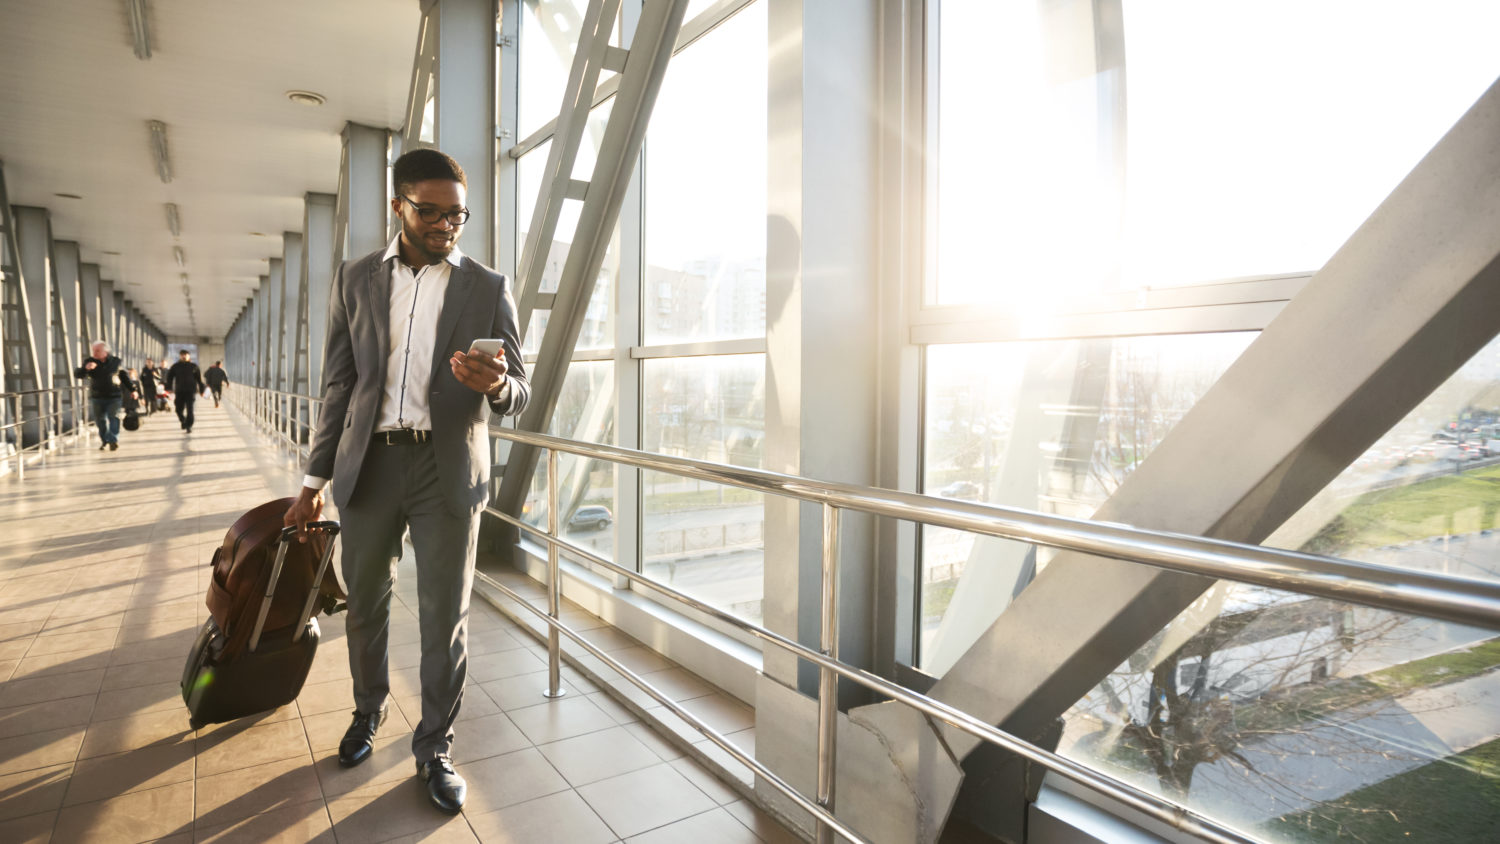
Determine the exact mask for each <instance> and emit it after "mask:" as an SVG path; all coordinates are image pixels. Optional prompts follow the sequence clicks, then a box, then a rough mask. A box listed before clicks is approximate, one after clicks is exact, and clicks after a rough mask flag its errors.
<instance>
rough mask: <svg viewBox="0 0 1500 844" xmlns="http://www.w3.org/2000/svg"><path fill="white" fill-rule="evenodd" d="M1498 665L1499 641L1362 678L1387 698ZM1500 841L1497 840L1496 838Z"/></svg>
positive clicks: (1489, 641) (1478, 672)
mask: <svg viewBox="0 0 1500 844" xmlns="http://www.w3.org/2000/svg"><path fill="white" fill-rule="evenodd" d="M1497 665H1500V639H1490V640H1488V641H1485V642H1480V643H1479V644H1477V645H1475V646H1474V647H1472V648H1469V649H1467V650H1462V651H1453V652H1451V653H1445V654H1437V655H1436V656H1429V657H1426V658H1424V659H1414V660H1412V661H1411V662H1406V663H1402V664H1401V665H1392V666H1391V667H1389V668H1382V669H1380V670H1379V671H1372V672H1370V673H1369V674H1366V675H1365V679H1366V680H1369V681H1370V682H1372V683H1374V684H1375V685H1377V686H1379V687H1380V688H1381V689H1383V690H1385V691H1386V692H1387V693H1389V694H1399V693H1401V692H1405V691H1409V690H1411V689H1418V688H1425V687H1427V686H1437V685H1441V684H1443V683H1453V682H1457V681H1459V680H1463V679H1465V678H1468V677H1473V676H1475V675H1476V674H1483V673H1484V672H1486V671H1489V670H1490V669H1491V668H1494V667H1495V666H1497ZM1496 837H1497V838H1500V836H1496Z"/></svg>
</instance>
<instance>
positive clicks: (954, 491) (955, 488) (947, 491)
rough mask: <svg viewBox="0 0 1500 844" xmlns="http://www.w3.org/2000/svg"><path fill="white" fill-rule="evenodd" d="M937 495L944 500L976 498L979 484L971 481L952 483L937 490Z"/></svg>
mask: <svg viewBox="0 0 1500 844" xmlns="http://www.w3.org/2000/svg"><path fill="white" fill-rule="evenodd" d="M938 495H941V496H942V497H944V498H978V497H979V484H976V483H974V482H973V481H954V482H953V483H951V484H948V485H947V486H945V487H943V488H942V489H940V490H938Z"/></svg>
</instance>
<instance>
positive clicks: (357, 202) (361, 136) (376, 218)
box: [335, 123, 473, 261]
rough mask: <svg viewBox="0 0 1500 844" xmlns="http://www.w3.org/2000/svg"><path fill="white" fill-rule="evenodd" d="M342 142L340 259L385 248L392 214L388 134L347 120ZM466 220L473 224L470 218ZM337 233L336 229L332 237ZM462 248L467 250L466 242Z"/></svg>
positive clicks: (389, 140) (356, 256)
mask: <svg viewBox="0 0 1500 844" xmlns="http://www.w3.org/2000/svg"><path fill="white" fill-rule="evenodd" d="M343 141H344V156H343V164H344V172H343V174H342V175H343V178H342V179H340V184H341V185H342V188H343V191H344V196H342V197H340V199H341V200H342V201H343V207H344V213H345V214H347V215H348V220H347V222H346V224H345V225H346V230H345V232H344V233H343V241H342V246H343V248H342V250H337V254H336V255H335V257H336V258H337V260H340V261H344V260H348V259H350V258H358V257H361V256H363V255H368V254H369V253H371V252H374V251H375V250H377V249H383V248H385V245H386V243H387V242H388V238H387V237H386V221H387V220H389V219H390V216H391V203H390V198H391V185H390V177H389V176H387V175H386V169H387V165H388V162H389V158H390V145H391V133H390V132H388V131H387V130H385V129H375V128H372V127H369V126H361V125H360V124H358V123H346V124H344V132H343ZM470 181H472V179H471V180H470ZM472 203H473V200H472V199H471V200H470V204H472ZM469 222H470V224H472V223H473V220H472V219H471V220H470V221H469ZM337 236H338V233H337V232H335V238H337ZM464 249H465V251H467V250H468V242H467V241H465V242H464Z"/></svg>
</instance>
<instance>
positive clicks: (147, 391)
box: [141, 358, 161, 416]
mask: <svg viewBox="0 0 1500 844" xmlns="http://www.w3.org/2000/svg"><path fill="white" fill-rule="evenodd" d="M160 377H161V370H160V369H157V368H156V362H155V361H153V360H151V358H146V365H145V366H143V367H141V398H143V399H145V402H146V415H147V416H150V415H151V414H153V413H155V412H156V395H157V393H159V392H161V391H160V390H159V389H158V388H157V386H156V381H157V379H158V378H160Z"/></svg>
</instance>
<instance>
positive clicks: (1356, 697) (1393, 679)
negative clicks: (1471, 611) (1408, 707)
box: [1236, 639, 1500, 838]
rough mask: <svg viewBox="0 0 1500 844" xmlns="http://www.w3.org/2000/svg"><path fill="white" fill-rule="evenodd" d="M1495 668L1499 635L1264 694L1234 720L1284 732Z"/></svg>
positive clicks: (1246, 727) (1245, 727)
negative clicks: (1456, 648) (1318, 718)
mask: <svg viewBox="0 0 1500 844" xmlns="http://www.w3.org/2000/svg"><path fill="white" fill-rule="evenodd" d="M1496 666H1500V639H1490V640H1488V641H1485V642H1480V643H1479V644H1477V645H1475V646H1473V647H1471V648H1467V649H1465V650H1460V651H1452V652H1450V653H1444V654H1435V655H1433V656H1429V657H1424V658H1422V659H1414V660H1412V661H1411V662H1406V663H1402V664H1401V665H1393V666H1390V667H1389V668H1382V669H1380V670H1379V671H1372V672H1370V673H1369V674H1365V675H1363V676H1360V677H1350V678H1347V679H1331V680H1329V681H1327V682H1325V683H1318V684H1313V685H1307V686H1299V687H1297V688H1295V689H1293V690H1291V691H1289V692H1287V693H1285V694H1280V695H1268V696H1266V697H1263V698H1260V699H1259V700H1256V701H1254V702H1252V703H1250V704H1248V705H1246V706H1244V707H1243V708H1241V709H1240V710H1239V712H1238V713H1237V714H1236V721H1237V722H1238V723H1239V724H1240V726H1241V729H1242V731H1243V732H1245V733H1284V732H1289V731H1292V730H1296V729H1298V728H1300V726H1301V725H1302V724H1304V723H1305V722H1306V721H1307V720H1308V719H1309V718H1311V717H1314V716H1317V715H1323V714H1326V713H1331V712H1338V711H1340V710H1345V709H1349V708H1351V707H1354V706H1358V705H1360V704H1362V703H1369V702H1370V701H1373V700H1379V699H1381V698H1388V697H1394V696H1396V695H1400V694H1404V693H1406V692H1410V691H1414V690H1416V689H1421V688H1427V687H1429V686H1440V685H1443V684H1445V683H1453V682H1457V681H1459V680H1463V679H1465V678H1468V677H1473V676H1475V675H1477V674H1483V673H1484V672H1486V671H1489V670H1491V669H1493V668H1495V667H1496ZM1497 838H1500V836H1497Z"/></svg>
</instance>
